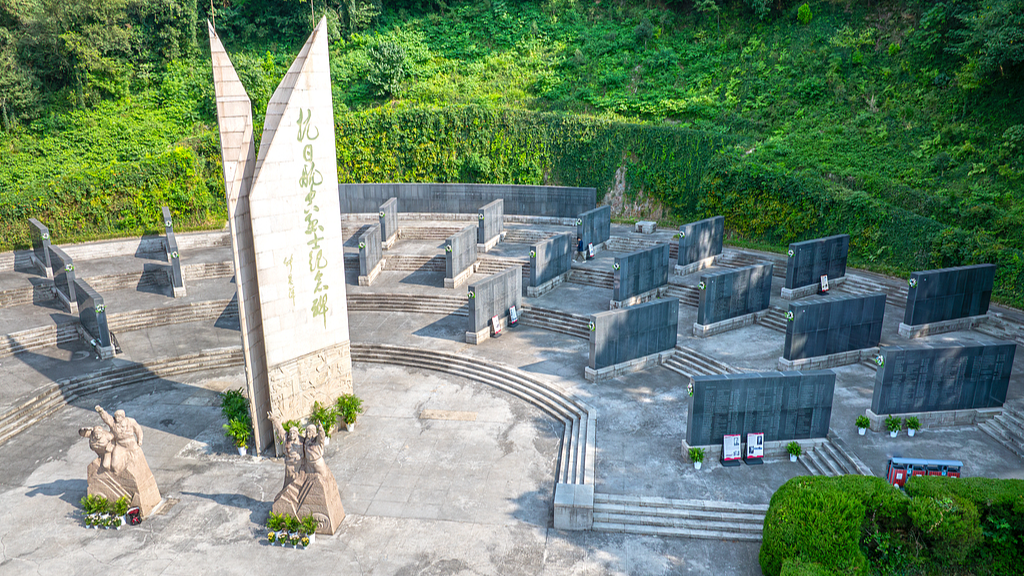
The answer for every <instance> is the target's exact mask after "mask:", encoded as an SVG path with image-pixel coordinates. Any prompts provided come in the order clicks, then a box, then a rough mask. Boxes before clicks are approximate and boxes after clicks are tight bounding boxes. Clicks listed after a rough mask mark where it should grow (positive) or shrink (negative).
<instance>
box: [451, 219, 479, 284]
mask: <svg viewBox="0 0 1024 576" xmlns="http://www.w3.org/2000/svg"><path fill="white" fill-rule="evenodd" d="M474 262H476V226H466V227H465V228H463V229H462V230H459V231H458V232H456V233H455V234H452V235H451V236H449V237H448V239H447V240H445V241H444V277H445V278H455V277H456V276H458V275H459V274H460V273H462V271H464V270H465V269H466V268H469V267H470V266H472V265H473V263H474Z"/></svg>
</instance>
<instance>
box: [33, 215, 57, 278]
mask: <svg viewBox="0 0 1024 576" xmlns="http://www.w3.org/2000/svg"><path fill="white" fill-rule="evenodd" d="M28 227H29V231H30V232H31V233H32V256H34V257H35V261H36V262H37V263H38V264H37V265H38V266H41V267H42V268H43V273H44V274H45V275H46V276H47V277H50V276H52V273H53V266H52V265H51V264H50V229H49V228H47V227H46V226H44V225H43V223H42V222H40V221H39V220H36V219H35V218H29V219H28Z"/></svg>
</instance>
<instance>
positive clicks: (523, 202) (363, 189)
mask: <svg viewBox="0 0 1024 576" xmlns="http://www.w3.org/2000/svg"><path fill="white" fill-rule="evenodd" d="M338 196H339V199H340V201H341V212H342V214H354V213H367V212H371V213H372V212H377V211H378V209H379V207H380V205H381V204H383V203H384V201H385V200H387V199H389V198H397V199H398V201H399V204H400V206H399V207H400V208H401V211H402V212H431V213H443V214H476V213H477V209H479V208H480V206H483V205H484V204H487V203H488V202H493V201H494V200H497V199H499V198H500V199H502V200H504V201H505V202H504V212H505V214H517V215H525V216H554V217H559V218H575V217H576V216H577V215H579V214H580V213H582V212H586V211H587V210H593V209H594V207H595V206H597V190H596V189H594V188H570V187H565V186H519V185H512V184H441V183H422V184H339V185H338Z"/></svg>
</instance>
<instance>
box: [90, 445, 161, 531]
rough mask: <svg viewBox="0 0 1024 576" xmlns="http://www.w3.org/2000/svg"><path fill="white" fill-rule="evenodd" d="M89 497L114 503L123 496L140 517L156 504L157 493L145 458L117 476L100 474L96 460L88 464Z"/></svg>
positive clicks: (104, 471)
mask: <svg viewBox="0 0 1024 576" xmlns="http://www.w3.org/2000/svg"><path fill="white" fill-rule="evenodd" d="M89 496H103V497H104V498H106V499H107V500H109V501H111V502H114V501H116V500H118V499H119V498H121V497H122V496H127V497H128V501H129V506H138V507H139V510H140V511H141V512H142V516H143V517H146V516H149V513H150V512H152V511H153V509H154V508H156V507H157V505H158V504H160V490H159V489H158V488H157V486H156V478H153V472H151V471H150V469H149V464H147V463H146V460H145V458H144V457H143V458H142V459H136V460H135V461H133V462H131V463H129V464H128V466H127V467H126V468H125V469H124V470H123V471H122V472H121V473H120V474H115V473H114V472H113V471H111V470H101V469H100V460H99V458H97V459H95V460H93V461H92V463H91V464H89Z"/></svg>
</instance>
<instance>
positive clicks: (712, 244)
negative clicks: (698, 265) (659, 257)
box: [676, 216, 725, 266]
mask: <svg viewBox="0 0 1024 576" xmlns="http://www.w3.org/2000/svg"><path fill="white" fill-rule="evenodd" d="M723 238H725V217H724V216H715V217H714V218H708V219H706V220H698V221H697V222H691V223H689V224H684V225H682V226H680V227H679V255H678V259H677V261H676V264H677V265H679V266H686V265H687V264H693V263H694V262H697V261H700V260H704V259H706V258H711V257H713V256H718V255H719V254H721V253H722V239H723Z"/></svg>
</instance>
